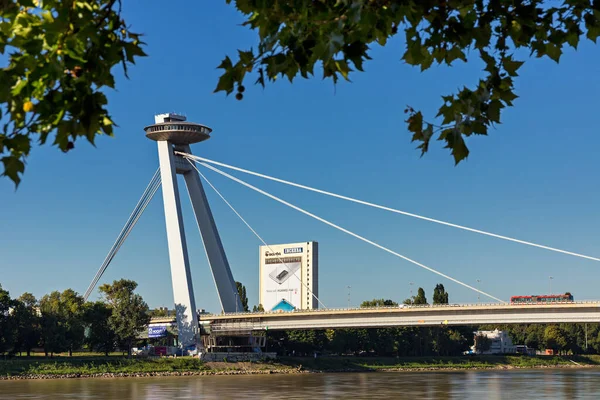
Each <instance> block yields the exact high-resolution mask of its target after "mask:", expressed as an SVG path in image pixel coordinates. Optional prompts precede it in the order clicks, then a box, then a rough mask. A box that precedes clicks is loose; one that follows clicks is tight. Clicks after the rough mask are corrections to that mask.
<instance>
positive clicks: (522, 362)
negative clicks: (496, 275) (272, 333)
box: [280, 355, 600, 371]
mask: <svg viewBox="0 0 600 400" xmlns="http://www.w3.org/2000/svg"><path fill="white" fill-rule="evenodd" d="M571 360H572V361H574V362H575V363H578V364H581V365H582V366H600V356H596V355H593V356H517V355H514V356H501V355H498V356H460V357H398V358H397V357H322V358H316V359H315V358H312V357H306V358H297V357H283V358H281V360H280V361H281V362H282V363H285V364H286V365H289V366H294V367H296V366H298V365H302V367H303V368H306V369H314V370H322V371H328V370H330V371H331V370H345V369H348V370H357V371H360V370H364V371H378V370H423V369H432V370H437V369H449V370H456V369H490V368H502V367H510V368H543V367H560V366H577V364H575V363H574V362H572V361H571Z"/></svg>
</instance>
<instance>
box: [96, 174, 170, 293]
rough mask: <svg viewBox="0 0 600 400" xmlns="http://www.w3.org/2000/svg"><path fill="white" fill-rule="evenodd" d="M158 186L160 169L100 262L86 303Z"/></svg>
mask: <svg viewBox="0 0 600 400" xmlns="http://www.w3.org/2000/svg"><path fill="white" fill-rule="evenodd" d="M160 184H161V179H160V169H159V170H157V171H156V172H155V173H154V176H153V177H152V179H151V180H150V183H149V184H148V186H146V189H145V190H144V193H143V194H142V196H141V197H140V200H139V201H138V203H137V204H136V206H135V207H134V209H133V211H132V213H131V214H130V216H129V218H128V219H127V222H126V223H125V225H124V226H123V228H122V229H121V232H120V233H119V235H118V236H117V239H116V240H115V242H114V243H113V245H112V246H111V248H110V250H109V252H108V254H107V255H106V257H105V259H104V261H103V262H102V265H101V266H100V268H99V269H98V272H96V275H95V276H94V278H93V279H92V282H91V283H90V285H89V286H88V289H87V290H86V292H85V295H84V300H85V301H87V299H88V297H89V296H90V295H91V293H92V291H93V290H94V287H95V286H96V284H97V283H98V281H99V280H100V278H101V277H102V275H103V274H104V271H106V269H107V268H108V265H109V264H110V263H111V261H112V260H113V258H114V256H115V255H116V253H117V252H118V251H119V249H120V248H121V245H122V244H123V242H124V241H125V239H126V238H127V236H129V233H130V232H131V230H132V229H133V227H134V226H135V224H136V223H137V221H138V220H139V218H140V217H141V215H142V213H143V212H144V210H145V209H146V207H147V206H148V204H149V203H150V200H152V198H153V197H154V194H155V193H156V191H157V190H158V188H159V187H160Z"/></svg>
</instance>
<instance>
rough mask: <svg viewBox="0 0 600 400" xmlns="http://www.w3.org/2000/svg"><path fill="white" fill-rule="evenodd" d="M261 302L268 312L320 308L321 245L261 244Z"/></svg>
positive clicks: (304, 243) (313, 243)
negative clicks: (318, 299) (318, 300)
mask: <svg viewBox="0 0 600 400" xmlns="http://www.w3.org/2000/svg"><path fill="white" fill-rule="evenodd" d="M259 275H260V278H259V279H260V290H259V297H260V300H259V302H260V304H262V306H263V307H264V309H265V310H266V311H279V310H281V311H291V310H293V309H297V310H307V309H314V308H318V302H317V298H318V296H319V244H318V243H317V242H301V243H288V244H275V245H270V246H260V271H259Z"/></svg>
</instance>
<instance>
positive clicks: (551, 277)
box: [548, 276, 554, 294]
mask: <svg viewBox="0 0 600 400" xmlns="http://www.w3.org/2000/svg"><path fill="white" fill-rule="evenodd" d="M549 278H550V279H549V281H550V293H548V294H552V279H554V277H553V276H550V277H549Z"/></svg>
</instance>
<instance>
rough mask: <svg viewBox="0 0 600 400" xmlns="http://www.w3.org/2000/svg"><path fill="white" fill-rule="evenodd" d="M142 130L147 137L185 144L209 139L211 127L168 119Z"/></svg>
mask: <svg viewBox="0 0 600 400" xmlns="http://www.w3.org/2000/svg"><path fill="white" fill-rule="evenodd" d="M144 131H145V132H146V137H147V138H148V139H152V140H155V141H157V142H159V141H169V142H171V143H173V144H176V145H185V144H192V143H198V142H203V141H205V140H208V139H210V133H211V132H212V129H211V128H209V127H208V126H205V125H202V124H196V123H194V122H187V121H168V122H160V123H156V124H153V125H148V126H146V127H145V128H144Z"/></svg>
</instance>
